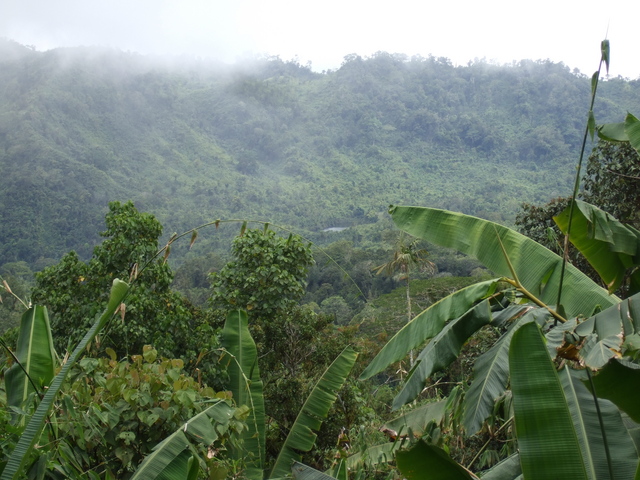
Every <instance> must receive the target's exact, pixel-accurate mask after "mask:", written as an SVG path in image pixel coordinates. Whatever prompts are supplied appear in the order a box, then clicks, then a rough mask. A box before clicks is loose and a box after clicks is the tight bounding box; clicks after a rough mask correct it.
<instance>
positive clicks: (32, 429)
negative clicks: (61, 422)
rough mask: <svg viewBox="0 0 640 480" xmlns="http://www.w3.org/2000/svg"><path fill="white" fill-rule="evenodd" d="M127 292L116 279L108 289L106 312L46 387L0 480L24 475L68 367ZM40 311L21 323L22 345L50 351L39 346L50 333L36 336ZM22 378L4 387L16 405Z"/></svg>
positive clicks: (42, 317)
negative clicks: (25, 329) (26, 344)
mask: <svg viewBox="0 0 640 480" xmlns="http://www.w3.org/2000/svg"><path fill="white" fill-rule="evenodd" d="M128 290H129V285H128V284H127V283H125V282H123V281H121V280H119V279H114V281H113V285H112V287H111V293H110V296H109V302H108V304H107V307H106V309H105V311H104V312H103V314H102V315H101V316H100V317H98V318H97V319H96V321H95V323H94V324H93V325H92V326H91V328H90V329H89V331H88V332H87V333H86V334H85V336H84V338H83V339H82V340H81V341H80V343H78V345H77V346H76V348H75V349H74V350H73V352H72V353H71V355H70V356H69V358H68V359H67V361H66V362H65V363H64V365H63V366H62V368H61V369H60V372H58V374H57V375H56V376H55V377H53V379H52V380H51V382H50V383H49V384H48V388H47V390H46V393H45V394H44V396H43V397H42V400H41V401H40V403H39V404H38V407H37V408H36V411H35V412H34V414H33V415H32V416H31V418H30V419H29V422H28V423H27V425H26V427H25V430H24V432H23V434H22V436H21V437H20V440H19V441H18V444H17V445H16V447H15V449H14V450H13V452H11V455H10V456H9V459H8V461H7V464H6V466H5V468H4V470H3V471H2V476H0V480H10V479H17V478H19V477H20V476H21V475H23V472H22V469H23V467H24V465H25V463H26V461H27V459H28V458H29V456H30V454H31V452H32V451H33V448H34V445H35V443H36V442H37V441H38V439H39V438H40V435H41V433H42V430H43V428H44V424H45V420H46V419H47V417H48V415H49V412H50V411H51V408H52V407H53V403H54V401H55V397H56V395H57V394H58V392H59V391H60V387H61V386H62V382H63V381H64V380H65V378H66V376H67V374H68V373H69V371H70V370H71V367H73V365H74V364H75V363H76V361H77V360H78V358H79V357H80V356H81V355H82V353H83V352H84V350H85V348H86V347H87V345H88V344H89V342H91V341H92V340H93V339H94V337H95V336H96V335H97V334H98V333H99V332H100V330H101V329H102V328H103V327H104V326H105V325H106V324H107V322H108V321H109V320H110V319H111V318H112V317H113V315H114V314H115V313H116V311H117V310H118V309H119V308H120V305H121V303H122V301H123V299H124V298H125V296H126V294H127V292H128ZM39 308H42V307H34V310H33V311H32V313H31V314H32V315H34V317H33V321H29V320H28V321H27V322H26V323H23V324H24V325H26V327H27V328H28V329H29V330H30V332H26V333H25V334H24V335H25V336H24V337H23V338H24V342H27V341H34V342H36V343H37V345H38V346H40V347H42V348H46V349H49V347H48V346H47V345H50V343H49V341H48V340H45V341H44V343H42V342H41V341H42V339H43V338H44V339H47V338H48V337H50V336H51V333H50V331H49V333H47V332H40V333H35V331H36V329H37V327H38V326H40V327H41V328H45V329H46V328H47V327H48V323H47V322H46V318H47V317H46V313H44V311H43V310H39ZM38 312H39V313H38ZM31 314H30V311H27V313H26V314H25V315H31ZM23 320H24V319H23ZM22 336H23V333H22V332H21V333H20V337H22ZM21 346H22V344H21ZM35 346H36V345H34V347H35ZM22 348H24V347H22ZM26 351H27V352H28V353H27V356H26V357H23V358H26V361H27V363H29V362H30V363H32V364H33V363H34V361H35V362H37V361H38V357H37V353H36V349H35V348H31V347H27V348H26ZM49 354H50V352H49V353H46V355H45V357H47V356H48V355H49ZM21 363H22V362H21ZM43 363H44V364H45V365H44V367H45V368H44V370H45V371H46V372H47V373H45V374H43V376H41V377H40V376H39V377H37V379H38V381H40V380H45V379H46V378H48V377H47V376H48V371H49V368H50V363H49V360H48V359H47V358H45V360H43ZM23 366H24V365H23ZM37 370H38V369H33V370H32V369H30V368H25V370H24V371H25V372H27V373H28V374H29V375H27V374H26V373H25V375H24V376H25V377H27V376H32V374H35V372H36V371H37ZM21 377H22V375H20V374H19V373H14V374H12V376H10V381H9V382H8V383H7V388H8V389H13V388H18V391H17V392H13V391H9V392H7V393H8V394H7V396H8V398H14V399H16V401H19V399H20V398H23V397H24V395H25V394H26V393H27V392H28V387H25V385H26V380H25V379H24V378H21ZM32 378H33V377H32Z"/></svg>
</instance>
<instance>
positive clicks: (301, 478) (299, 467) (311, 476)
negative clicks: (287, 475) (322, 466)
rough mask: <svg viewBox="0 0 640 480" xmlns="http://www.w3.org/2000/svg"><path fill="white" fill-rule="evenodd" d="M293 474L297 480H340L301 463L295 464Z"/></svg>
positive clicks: (292, 469)
mask: <svg viewBox="0 0 640 480" xmlns="http://www.w3.org/2000/svg"><path fill="white" fill-rule="evenodd" d="M291 473H292V474H293V478H294V479H296V480H338V479H336V478H335V477H332V476H331V475H327V474H326V473H322V472H319V471H318V470H316V469H315V468H311V467H309V466H307V465H304V464H303V463H300V462H294V463H293V466H292V467H291Z"/></svg>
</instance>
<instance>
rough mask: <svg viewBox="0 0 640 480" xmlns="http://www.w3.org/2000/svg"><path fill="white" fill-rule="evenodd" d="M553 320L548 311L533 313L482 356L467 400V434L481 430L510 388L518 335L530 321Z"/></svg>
mask: <svg viewBox="0 0 640 480" xmlns="http://www.w3.org/2000/svg"><path fill="white" fill-rule="evenodd" d="M522 308H523V307H520V309H522ZM550 318H552V317H551V315H550V314H549V312H548V311H546V310H544V309H535V310H529V312H528V313H526V314H525V315H524V316H522V317H521V318H519V319H518V320H517V322H516V323H514V324H513V325H512V326H511V327H510V328H509V330H508V331H507V332H506V333H505V334H504V335H503V336H502V337H500V339H498V341H497V342H496V343H495V344H494V345H493V346H492V347H491V348H490V349H489V350H487V351H486V352H485V353H483V354H482V355H480V357H478V359H477V360H476V363H475V366H474V369H473V376H474V379H473V382H472V383H471V387H470V388H469V391H468V392H467V394H466V395H465V397H464V416H463V423H464V428H465V431H466V432H467V435H473V434H475V433H476V432H478V431H479V430H480V428H481V427H482V422H484V420H485V419H486V418H487V417H488V416H489V415H490V414H491V412H492V411H493V407H494V404H495V402H496V400H497V399H498V397H500V396H501V395H502V394H503V393H504V391H505V389H506V387H507V383H508V381H509V345H510V344H511V338H512V337H513V334H514V332H515V331H516V330H517V329H518V328H519V327H520V326H521V325H523V324H524V323H526V322H533V321H535V322H537V323H538V324H540V325H543V324H544V323H545V321H546V320H548V319H550Z"/></svg>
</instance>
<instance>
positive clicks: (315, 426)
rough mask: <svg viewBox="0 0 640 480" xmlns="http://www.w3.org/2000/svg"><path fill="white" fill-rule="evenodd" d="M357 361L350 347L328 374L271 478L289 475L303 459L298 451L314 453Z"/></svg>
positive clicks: (315, 390) (298, 421) (302, 412)
mask: <svg viewBox="0 0 640 480" xmlns="http://www.w3.org/2000/svg"><path fill="white" fill-rule="evenodd" d="M357 357H358V354H357V353H356V352H355V351H354V350H353V349H352V348H351V347H347V348H345V349H344V350H343V351H342V353H341V354H340V355H339V356H338V357H337V358H336V359H335V360H334V361H333V363H332V364H331V365H330V366H329V368H327V370H325V372H324V374H323V375H322V377H321V378H320V380H319V381H318V383H316V385H315V387H314V388H313V390H312V391H311V393H310V394H309V396H308V397H307V400H306V401H305V402H304V405H303V406H302V409H301V410H300V413H298V416H297V418H296V421H295V422H294V423H293V426H292V427H291V430H290V431H289V435H287V438H286V440H285V441H284V445H283V446H282V449H281V450H280V454H279V455H278V458H277V459H276V462H275V465H274V466H273V470H272V471H271V475H270V477H269V478H275V477H279V476H285V475H287V474H288V473H289V472H290V469H291V464H292V463H293V462H294V461H299V460H300V459H301V458H302V457H301V455H300V454H298V453H297V452H296V451H297V450H298V451H302V452H308V451H309V450H311V448H312V447H313V444H314V443H315V440H316V434H315V433H314V432H313V431H314V430H316V431H317V430H319V429H320V426H321V425H322V420H323V419H325V418H327V414H328V413H329V409H330V408H331V406H332V405H333V403H334V402H335V401H336V398H337V396H338V391H339V390H340V389H341V388H342V385H343V384H344V382H345V380H346V379H347V376H348V375H349V373H350V372H351V369H352V368H353V365H354V364H355V361H356V358H357Z"/></svg>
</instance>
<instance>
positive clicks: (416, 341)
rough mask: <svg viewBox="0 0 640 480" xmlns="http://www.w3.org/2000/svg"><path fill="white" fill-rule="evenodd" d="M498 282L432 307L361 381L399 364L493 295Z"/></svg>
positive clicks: (401, 334)
mask: <svg viewBox="0 0 640 480" xmlns="http://www.w3.org/2000/svg"><path fill="white" fill-rule="evenodd" d="M496 283H497V279H494V280H488V281H486V282H480V283H476V284H475V285H471V286H469V287H465V288H463V289H460V290H458V291H457V292H455V293H453V294H451V295H449V296H447V297H445V298H443V299H442V300H440V301H438V302H436V303H434V304H433V305H431V306H430V307H429V308H427V309H426V310H424V311H423V312H422V313H420V314H419V315H418V316H416V317H415V318H414V319H413V320H411V321H410V322H409V323H407V324H406V325H405V326H404V327H403V328H402V329H401V330H400V331H399V332H398V333H396V334H395V335H394V336H393V338H391V340H389V341H388V342H387V344H386V345H385V346H384V347H383V348H382V350H380V352H378V355H376V357H375V358H374V359H373V360H372V361H371V363H370V364H369V366H367V368H365V370H364V371H363V372H362V374H361V375H360V379H361V380H366V379H367V378H370V377H372V376H373V375H375V374H376V373H379V372H381V371H383V370H384V369H385V368H387V367H388V366H389V365H391V364H392V363H395V362H399V361H400V360H402V359H403V358H404V357H406V356H407V354H408V353H409V351H410V350H413V349H414V348H417V347H419V346H420V345H422V344H424V342H426V341H427V340H429V339H430V338H433V337H435V336H436V335H438V334H439V333H440V332H441V331H442V329H443V327H444V325H445V323H446V322H447V321H448V320H451V319H452V318H458V317H460V316H461V315H462V314H464V313H465V312H466V311H467V310H469V309H470V308H471V307H472V306H473V305H475V304H476V303H477V302H479V301H480V300H482V299H484V298H486V297H488V296H489V295H491V294H493V293H494V292H495V289H496Z"/></svg>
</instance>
